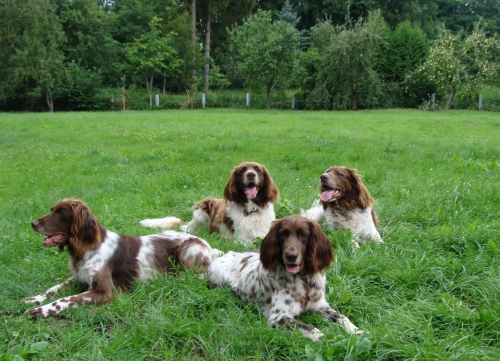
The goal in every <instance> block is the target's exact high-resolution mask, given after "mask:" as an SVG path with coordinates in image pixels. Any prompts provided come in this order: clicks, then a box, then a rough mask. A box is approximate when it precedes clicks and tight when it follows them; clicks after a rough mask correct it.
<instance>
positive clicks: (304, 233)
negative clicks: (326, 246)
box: [297, 231, 309, 240]
mask: <svg viewBox="0 0 500 361" xmlns="http://www.w3.org/2000/svg"><path fill="white" fill-rule="evenodd" d="M297 235H298V236H299V237H300V238H301V239H302V240H306V239H309V233H308V232H305V231H304V232H298V233H297Z"/></svg>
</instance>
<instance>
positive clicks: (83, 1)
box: [53, 0, 123, 85]
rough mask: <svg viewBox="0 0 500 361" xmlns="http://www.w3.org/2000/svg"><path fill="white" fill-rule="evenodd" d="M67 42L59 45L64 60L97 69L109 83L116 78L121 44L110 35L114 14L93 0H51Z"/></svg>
mask: <svg viewBox="0 0 500 361" xmlns="http://www.w3.org/2000/svg"><path fill="white" fill-rule="evenodd" d="M53 1H54V4H55V5H56V14H57V17H58V18H59V20H60V22H61V25H62V28H63V31H64V33H65V35H66V39H67V42H66V43H65V44H64V46H63V47H62V50H63V53H64V56H65V60H66V61H68V62H72V61H74V62H75V63H78V64H79V65H80V66H81V67H83V68H89V69H92V68H97V69H100V71H101V73H102V75H104V76H105V78H106V80H107V83H108V84H109V85H111V84H112V85H114V84H115V83H116V79H117V78H118V76H119V74H118V68H119V67H118V66H116V63H118V62H119V61H120V60H121V59H122V58H123V54H122V47H121V44H119V43H118V42H117V41H116V40H114V39H113V38H112V36H111V31H112V30H113V27H112V26H113V22H112V20H113V15H114V14H112V13H110V12H106V11H104V9H103V8H102V7H101V6H99V5H98V4H97V2H96V1H95V0H72V1H68V0H53Z"/></svg>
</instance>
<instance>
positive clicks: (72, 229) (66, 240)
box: [31, 198, 102, 257]
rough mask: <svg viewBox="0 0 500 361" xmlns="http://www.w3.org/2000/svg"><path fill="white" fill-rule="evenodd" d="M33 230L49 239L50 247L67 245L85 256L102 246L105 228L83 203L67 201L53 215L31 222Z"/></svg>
mask: <svg viewBox="0 0 500 361" xmlns="http://www.w3.org/2000/svg"><path fill="white" fill-rule="evenodd" d="M31 225H32V226H33V229H34V230H35V231H36V232H38V233H41V234H43V235H45V236H47V238H45V239H44V240H43V244H44V246H46V247H56V246H58V247H59V250H60V251H63V250H64V247H65V246H67V247H68V250H69V252H70V253H71V254H72V255H74V256H76V257H82V256H83V255H84V254H85V253H86V252H88V251H90V250H92V249H95V248H96V247H97V246H99V244H100V243H101V238H102V234H101V227H102V226H101V225H100V224H99V222H98V220H97V219H96V217H95V216H94V215H93V214H92V212H91V211H90V209H89V207H87V205H86V204H85V203H83V202H82V201H80V200H78V199H74V198H67V199H63V200H61V201H59V202H57V203H56V204H55V205H54V206H53V207H52V208H51V209H50V213H49V214H47V215H45V216H43V217H40V218H38V219H36V220H34V221H33V222H31Z"/></svg>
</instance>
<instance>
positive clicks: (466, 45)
mask: <svg viewBox="0 0 500 361" xmlns="http://www.w3.org/2000/svg"><path fill="white" fill-rule="evenodd" d="M499 48H500V42H499V41H498V40H497V39H495V38H488V37H487V36H486V34H485V32H484V30H483V29H482V28H481V24H480V23H477V24H476V28H475V29H474V31H473V32H472V34H471V35H469V36H465V37H464V36H463V34H462V33H458V34H456V35H454V34H452V33H451V32H450V31H449V30H446V29H444V28H443V29H442V30H441V33H440V36H439V37H438V38H437V39H436V41H435V42H434V44H433V45H432V46H431V48H430V53H429V57H428V59H427V61H426V62H425V63H424V64H423V65H422V66H421V67H420V68H419V69H418V72H420V73H423V74H425V75H427V76H428V77H429V78H430V79H431V80H432V81H434V82H436V84H437V85H438V86H440V87H441V89H449V90H450V94H449V97H448V101H447V102H446V106H445V109H449V108H450V106H451V104H452V102H453V99H454V97H455V94H456V92H457V88H458V87H459V86H460V85H465V86H466V87H467V88H468V92H469V93H470V94H471V95H472V96H475V95H477V93H478V91H479V90H480V89H481V87H482V86H483V85H485V84H488V83H489V82H493V81H494V80H495V79H496V80H497V79H498V76H499V75H500V71H499V69H500V64H499V63H498V62H496V61H495V60H496V59H495V58H494V57H495V52H498V49H499Z"/></svg>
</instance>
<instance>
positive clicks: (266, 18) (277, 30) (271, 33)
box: [231, 10, 299, 109]
mask: <svg viewBox="0 0 500 361" xmlns="http://www.w3.org/2000/svg"><path fill="white" fill-rule="evenodd" d="M231 44H232V45H233V46H234V47H235V48H236V50H237V53H238V56H239V58H238V70H239V72H240V73H241V74H242V75H243V76H244V77H245V79H246V82H247V84H248V85H249V86H251V87H259V86H262V85H264V86H265V88H266V95H267V109H271V90H272V88H273V87H274V85H275V84H276V83H277V82H278V81H280V82H281V83H283V84H286V83H287V82H288V81H289V80H290V77H291V76H292V70H293V66H294V63H295V60H296V59H297V56H298V54H299V33H298V31H297V29H295V28H294V27H293V26H292V25H291V24H289V23H287V22H285V21H281V20H280V21H275V22H273V21H272V15H271V13H270V12H267V11H261V10H259V11H258V12H257V13H256V14H254V15H251V16H250V17H248V19H247V20H246V21H245V22H244V23H243V25H241V26H238V27H235V28H233V29H232V31H231Z"/></svg>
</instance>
